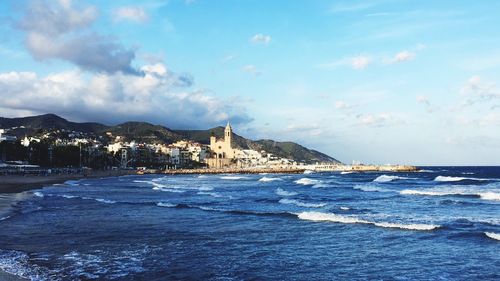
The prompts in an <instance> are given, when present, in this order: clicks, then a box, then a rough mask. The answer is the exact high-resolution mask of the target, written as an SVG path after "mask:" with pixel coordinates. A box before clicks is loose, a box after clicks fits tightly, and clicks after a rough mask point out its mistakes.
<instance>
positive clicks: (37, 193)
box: [33, 191, 44, 198]
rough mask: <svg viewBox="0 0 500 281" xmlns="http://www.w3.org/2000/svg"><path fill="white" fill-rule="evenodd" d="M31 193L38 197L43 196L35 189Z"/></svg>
mask: <svg viewBox="0 0 500 281" xmlns="http://www.w3.org/2000/svg"><path fill="white" fill-rule="evenodd" d="M33 195H35V196H36V197H40V198H43V196H44V195H43V193H41V192H40V191H35V192H33Z"/></svg>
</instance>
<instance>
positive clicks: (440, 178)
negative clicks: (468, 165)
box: [434, 176, 492, 182]
mask: <svg viewBox="0 0 500 281" xmlns="http://www.w3.org/2000/svg"><path fill="white" fill-rule="evenodd" d="M463 180H471V181H489V180H492V179H481V178H468V177H449V176H437V177H436V178H435V179H434V181H439V182H454V181H463Z"/></svg>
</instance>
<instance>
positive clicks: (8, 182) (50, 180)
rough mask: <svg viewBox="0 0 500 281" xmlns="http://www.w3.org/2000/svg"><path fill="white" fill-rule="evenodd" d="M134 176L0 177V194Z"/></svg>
mask: <svg viewBox="0 0 500 281" xmlns="http://www.w3.org/2000/svg"><path fill="white" fill-rule="evenodd" d="M131 174H135V171H121V170H118V171H93V172H91V173H88V174H85V175H84V174H68V175H50V176H31V175H30V176H23V175H12V176H10V175H9V176H0V193H18V192H23V191H26V190H31V189H37V188H41V187H44V186H47V185H52V184H57V183H64V182H65V181H68V180H78V179H84V178H104V177H116V176H123V175H131Z"/></svg>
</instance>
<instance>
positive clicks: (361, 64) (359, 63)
mask: <svg viewBox="0 0 500 281" xmlns="http://www.w3.org/2000/svg"><path fill="white" fill-rule="evenodd" d="M370 63H371V58H370V57H368V56H365V55H360V56H357V57H353V58H352V60H351V67H352V68H353V69H358V70H359V69H365V68H366V67H367V66H368V65H369V64H370Z"/></svg>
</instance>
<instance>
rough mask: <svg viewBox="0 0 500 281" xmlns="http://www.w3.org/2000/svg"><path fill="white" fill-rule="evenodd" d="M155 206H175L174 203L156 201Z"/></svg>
mask: <svg viewBox="0 0 500 281" xmlns="http://www.w3.org/2000/svg"><path fill="white" fill-rule="evenodd" d="M156 206H158V207H166V208H175V207H177V205H176V204H171V203H164V202H158V203H157V204H156Z"/></svg>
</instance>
